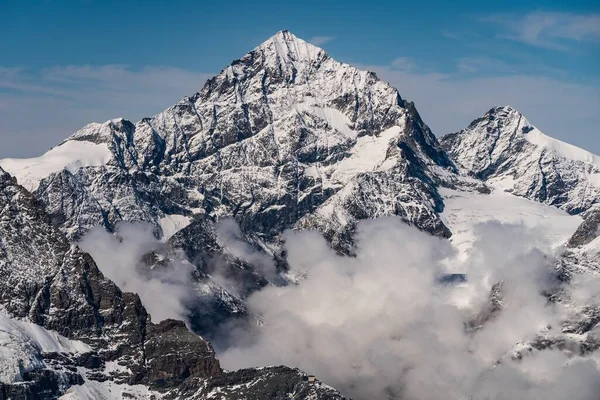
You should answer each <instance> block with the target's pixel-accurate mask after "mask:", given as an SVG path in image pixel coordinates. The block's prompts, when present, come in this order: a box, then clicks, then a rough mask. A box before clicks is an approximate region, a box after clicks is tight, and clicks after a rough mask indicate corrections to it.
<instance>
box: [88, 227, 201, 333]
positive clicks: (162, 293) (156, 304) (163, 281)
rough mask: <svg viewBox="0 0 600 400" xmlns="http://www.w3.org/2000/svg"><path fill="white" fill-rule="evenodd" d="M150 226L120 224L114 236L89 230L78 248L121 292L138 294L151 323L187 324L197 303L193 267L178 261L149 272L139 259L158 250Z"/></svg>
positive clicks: (181, 257)
mask: <svg viewBox="0 0 600 400" xmlns="http://www.w3.org/2000/svg"><path fill="white" fill-rule="evenodd" d="M152 229H153V226H152V225H150V224H132V223H121V224H119V226H118V227H117V231H116V232H115V234H111V233H109V232H107V231H106V230H105V229H104V227H96V228H94V229H92V230H90V231H89V232H88V233H87V234H86V235H85V236H84V237H83V238H82V240H81V242H80V243H78V244H79V246H80V247H81V249H82V250H83V251H85V252H87V253H89V254H90V255H91V256H92V257H93V258H94V261H96V264H98V268H100V270H101V271H102V273H103V274H104V275H105V276H106V277H107V278H108V279H110V280H112V281H113V282H114V283H116V284H117V286H118V287H119V288H120V289H121V290H123V291H124V292H133V293H137V294H138V295H139V296H140V299H141V300H142V303H143V304H144V306H145V307H146V309H147V311H148V312H149V313H150V315H151V316H152V321H153V322H160V321H162V320H164V319H167V318H173V319H180V320H184V321H187V319H188V306H189V304H190V303H191V302H192V301H194V300H196V299H197V295H196V291H195V290H196V288H195V286H194V283H193V280H192V279H191V274H192V271H193V269H194V267H193V265H192V264H190V263H189V262H187V261H186V260H185V257H184V256H183V255H182V254H181V255H180V258H179V259H177V260H173V261H172V262H170V263H169V264H166V265H163V266H160V265H159V266H157V267H155V268H152V269H151V268H149V266H148V265H146V264H144V263H143V262H142V257H143V256H144V255H146V254H148V253H149V252H150V251H152V250H154V249H155V248H157V247H158V246H159V242H158V241H157V240H156V238H155V237H154V236H153V233H152V232H153V230H152Z"/></svg>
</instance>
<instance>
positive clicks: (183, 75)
mask: <svg viewBox="0 0 600 400" xmlns="http://www.w3.org/2000/svg"><path fill="white" fill-rule="evenodd" d="M210 76H211V75H210V74H206V73H202V72H196V71H188V70H184V69H180V68H173V67H146V68H141V69H133V68H130V67H128V66H125V65H103V66H90V65H78V66H74V65H71V66H56V67H51V68H44V69H41V70H32V69H24V68H2V67H0V105H2V106H1V107H0V142H1V143H2V146H1V148H0V158H3V157H9V156H14V157H21V156H34V155H39V154H42V153H43V152H45V151H46V150H48V149H49V148H50V147H52V146H54V145H56V144H57V143H60V142H61V141H62V140H63V139H64V138H65V137H67V136H69V135H70V134H71V133H73V132H74V131H76V130H77V129H79V128H81V127H82V126H83V125H85V124H87V123H89V122H92V121H95V122H103V121H106V120H108V119H110V118H116V117H125V118H128V119H131V120H134V121H137V120H139V119H141V118H142V117H146V116H150V115H153V114H156V113H158V112H160V111H162V110H164V109H165V108H167V107H169V106H170V105H172V104H174V103H175V102H177V101H178V100H179V99H180V98H181V97H183V96H184V95H186V94H187V95H192V94H194V93H195V92H197V91H199V90H200V89H201V88H202V86H203V85H204V82H205V81H206V79H207V78H209V77H210Z"/></svg>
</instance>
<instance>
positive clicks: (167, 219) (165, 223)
mask: <svg viewBox="0 0 600 400" xmlns="http://www.w3.org/2000/svg"><path fill="white" fill-rule="evenodd" d="M190 222H191V219H190V217H186V216H184V215H179V214H171V215H169V214H166V215H165V216H164V217H162V218H160V219H159V220H158V224H159V225H160V228H161V229H162V232H163V236H162V238H161V240H162V241H163V242H166V241H167V240H169V239H170V238H171V236H173V235H174V234H176V233H177V232H179V231H180V230H182V229H183V228H185V227H186V226H188V225H189V224H190Z"/></svg>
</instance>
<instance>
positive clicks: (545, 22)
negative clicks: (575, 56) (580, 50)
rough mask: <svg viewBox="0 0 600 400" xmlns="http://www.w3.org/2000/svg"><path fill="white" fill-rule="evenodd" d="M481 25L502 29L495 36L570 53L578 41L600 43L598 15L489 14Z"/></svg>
mask: <svg viewBox="0 0 600 400" xmlns="http://www.w3.org/2000/svg"><path fill="white" fill-rule="evenodd" d="M481 21H482V22H488V23H493V24H496V25H499V26H501V27H502V28H503V29H504V32H502V33H500V34H498V35H497V36H498V37H499V38H502V39H509V40H514V41H518V42H522V43H525V44H528V45H531V46H536V47H541V48H545V49H550V50H558V51H570V49H571V46H572V45H573V44H574V43H577V42H585V41H589V42H598V41H600V14H586V15H584V14H573V13H560V12H532V13H529V14H526V15H524V16H520V17H519V16H515V15H509V14H496V15H489V16H486V17H483V18H481Z"/></svg>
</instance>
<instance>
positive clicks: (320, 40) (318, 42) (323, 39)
mask: <svg viewBox="0 0 600 400" xmlns="http://www.w3.org/2000/svg"><path fill="white" fill-rule="evenodd" d="M334 39H335V36H313V37H311V38H310V39H308V43H312V44H314V45H315V46H323V45H324V44H325V43H329V42H331V41H332V40H334Z"/></svg>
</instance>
